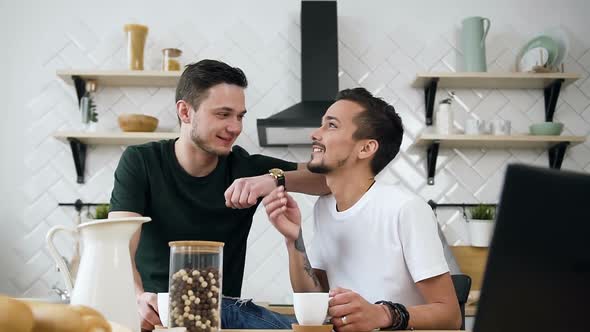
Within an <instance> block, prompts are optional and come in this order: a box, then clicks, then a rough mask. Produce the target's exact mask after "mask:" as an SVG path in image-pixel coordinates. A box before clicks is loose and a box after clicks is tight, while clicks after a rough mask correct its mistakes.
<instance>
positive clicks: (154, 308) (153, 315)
mask: <svg viewBox="0 0 590 332" xmlns="http://www.w3.org/2000/svg"><path fill="white" fill-rule="evenodd" d="M127 217H141V215H140V214H139V213H135V212H127V211H113V212H109V218H127ZM140 235H141V227H140V228H139V229H138V230H137V232H135V234H133V236H132V237H131V241H130V242H129V254H130V255H131V269H132V271H133V283H134V286H135V294H136V295H137V303H138V305H139V313H140V315H141V319H142V321H141V328H142V329H146V330H152V329H153V328H154V326H156V325H162V322H161V321H160V317H159V316H158V313H157V312H158V300H157V295H156V294H154V293H146V292H145V290H144V289H143V283H142V281H141V275H140V274H139V271H138V270H137V266H136V265H135V254H136V253H137V247H138V246H139V239H140Z"/></svg>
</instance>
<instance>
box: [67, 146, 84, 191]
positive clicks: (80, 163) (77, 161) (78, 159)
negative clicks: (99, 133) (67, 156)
mask: <svg viewBox="0 0 590 332" xmlns="http://www.w3.org/2000/svg"><path fill="white" fill-rule="evenodd" d="M68 141H69V142H70V148H72V157H73V158H74V166H76V174H77V175H78V179H77V182H78V183H84V168H85V166H86V144H84V143H82V142H80V141H79V140H77V139H75V138H72V137H68Z"/></svg>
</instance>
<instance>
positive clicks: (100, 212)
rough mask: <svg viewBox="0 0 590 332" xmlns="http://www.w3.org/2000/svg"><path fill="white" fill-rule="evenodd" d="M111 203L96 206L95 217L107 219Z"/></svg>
mask: <svg viewBox="0 0 590 332" xmlns="http://www.w3.org/2000/svg"><path fill="white" fill-rule="evenodd" d="M109 209H110V205H109V204H101V205H99V206H97V207H96V213H95V214H96V216H95V219H107V218H108V217H109Z"/></svg>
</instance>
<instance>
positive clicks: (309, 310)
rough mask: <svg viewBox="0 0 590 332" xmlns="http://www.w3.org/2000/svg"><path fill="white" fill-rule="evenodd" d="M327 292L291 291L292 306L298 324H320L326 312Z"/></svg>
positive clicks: (324, 318)
mask: <svg viewBox="0 0 590 332" xmlns="http://www.w3.org/2000/svg"><path fill="white" fill-rule="evenodd" d="M329 301H330V298H329V297H328V293H293V307H294V309H295V317H296V318H297V322H299V325H322V324H323V323H324V321H325V320H326V316H327V314H328V302H329Z"/></svg>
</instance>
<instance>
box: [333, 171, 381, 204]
mask: <svg viewBox="0 0 590 332" xmlns="http://www.w3.org/2000/svg"><path fill="white" fill-rule="evenodd" d="M326 183H327V185H328V187H329V188H330V191H331V192H332V195H334V198H335V199H336V209H337V210H338V211H346V210H348V209H350V208H351V207H352V206H353V205H354V204H356V202H358V201H359V200H360V199H361V197H363V195H364V194H365V193H366V192H367V191H368V190H369V188H371V186H372V185H373V183H375V180H374V176H373V174H372V173H371V172H370V171H365V172H358V170H350V171H342V172H339V173H336V174H328V175H326Z"/></svg>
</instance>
